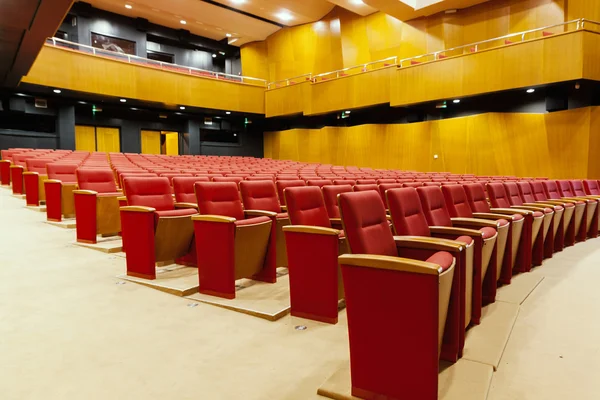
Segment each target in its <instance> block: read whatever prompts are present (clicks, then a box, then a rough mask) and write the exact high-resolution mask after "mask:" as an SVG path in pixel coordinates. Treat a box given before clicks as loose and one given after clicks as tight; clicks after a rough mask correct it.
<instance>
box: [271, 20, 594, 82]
mask: <svg viewBox="0 0 600 400" xmlns="http://www.w3.org/2000/svg"><path fill="white" fill-rule="evenodd" d="M586 23H591V24H595V25H600V22H597V21H593V20H589V19H585V18H580V19H574V20H571V21H566V22H561V23H559V24H554V25H547V26H543V27H541V28H535V29H530V30H526V31H522V32H517V33H510V34H508V35H504V36H499V37H495V38H491V39H486V40H481V41H479V42H474V43H469V44H465V45H462V46H457V47H452V48H449V49H444V50H438V51H434V52H431V53H426V54H421V55H418V56H413V57H408V58H403V59H401V60H400V61H399V62H398V61H397V58H398V57H397V56H393V57H388V58H384V59H382V60H376V61H371V62H369V63H366V64H358V65H354V66H351V67H346V68H342V69H338V70H335V71H329V72H324V73H321V74H317V75H312V73H310V74H305V75H300V77H305V76H311V80H312V82H313V83H316V82H317V80H318V79H322V78H324V77H326V76H329V75H333V74H335V75H336V76H335V78H339V77H340V76H344V75H343V74H344V72H347V71H349V70H353V69H357V68H362V70H361V72H366V71H367V70H368V67H369V66H371V65H373V64H378V63H382V62H385V61H390V60H394V63H393V64H391V65H396V66H397V67H398V68H404V64H405V63H406V62H411V61H417V60H420V59H423V58H427V57H433V58H432V60H431V61H437V60H441V59H443V58H446V57H448V56H447V55H445V53H450V52H454V51H458V50H462V51H463V52H462V53H461V54H464V53H465V52H464V50H465V49H468V53H472V52H477V51H479V50H480V46H481V45H484V44H486V43H490V42H494V41H497V40H506V39H510V38H515V37H520V41H521V42H524V41H525V40H526V36H527V35H530V34H532V33H536V32H540V31H545V30H547V29H552V28H556V27H559V26H567V27H568V26H569V25H572V24H576V27H575V30H581V29H585V24H586ZM296 78H298V77H296ZM293 79H295V78H289V79H282V80H280V81H275V82H270V83H268V84H267V88H269V89H271V88H272V87H279V86H280V84H281V83H284V82H286V86H288V85H289V83H287V82H288V81H291V80H293Z"/></svg>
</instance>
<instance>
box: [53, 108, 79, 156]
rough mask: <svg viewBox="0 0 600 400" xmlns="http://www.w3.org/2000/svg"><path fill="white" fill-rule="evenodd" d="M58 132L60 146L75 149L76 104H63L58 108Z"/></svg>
mask: <svg viewBox="0 0 600 400" xmlns="http://www.w3.org/2000/svg"><path fill="white" fill-rule="evenodd" d="M56 133H57V135H58V147H60V148H61V149H65V150H75V107H74V106H62V107H60V108H59V109H58V115H57V118H56Z"/></svg>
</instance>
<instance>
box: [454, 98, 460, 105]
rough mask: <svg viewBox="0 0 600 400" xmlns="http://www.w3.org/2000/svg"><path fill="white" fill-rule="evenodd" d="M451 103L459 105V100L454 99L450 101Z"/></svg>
mask: <svg viewBox="0 0 600 400" xmlns="http://www.w3.org/2000/svg"><path fill="white" fill-rule="evenodd" d="M452 102H453V103H454V104H458V103H460V99H455V100H452Z"/></svg>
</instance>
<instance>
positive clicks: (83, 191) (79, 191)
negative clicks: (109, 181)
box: [73, 189, 98, 196]
mask: <svg viewBox="0 0 600 400" xmlns="http://www.w3.org/2000/svg"><path fill="white" fill-rule="evenodd" d="M73 194H84V195H89V196H96V195H97V194H98V192H96V191H94V190H83V189H77V190H73Z"/></svg>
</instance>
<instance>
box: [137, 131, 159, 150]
mask: <svg viewBox="0 0 600 400" xmlns="http://www.w3.org/2000/svg"><path fill="white" fill-rule="evenodd" d="M140 135H141V142H142V154H161V151H160V150H161V149H160V132H159V131H141V133H140Z"/></svg>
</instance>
